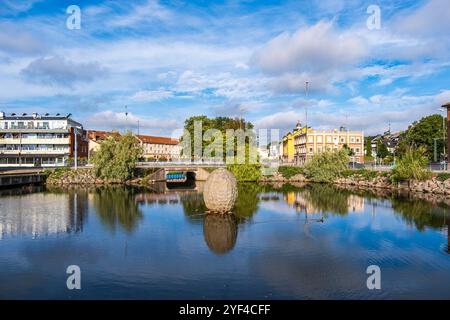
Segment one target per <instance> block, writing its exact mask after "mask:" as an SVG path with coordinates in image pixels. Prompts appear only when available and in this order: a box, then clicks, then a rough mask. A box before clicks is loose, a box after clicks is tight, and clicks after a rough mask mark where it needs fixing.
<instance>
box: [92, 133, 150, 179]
mask: <svg viewBox="0 0 450 320" xmlns="http://www.w3.org/2000/svg"><path fill="white" fill-rule="evenodd" d="M142 154H143V150H142V147H141V146H140V145H139V142H138V140H137V139H136V138H135V136H134V135H133V134H131V133H127V134H125V135H122V136H120V137H117V138H113V137H111V136H110V137H108V139H106V140H105V141H104V142H103V143H102V144H101V145H100V148H99V150H98V151H97V152H96V153H95V154H94V156H93V159H92V162H93V163H94V172H95V175H96V176H98V177H101V178H103V179H112V180H119V181H125V180H127V179H129V178H131V177H133V174H134V169H135V167H136V161H138V160H139V158H140V157H141V156H142Z"/></svg>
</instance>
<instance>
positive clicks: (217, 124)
mask: <svg viewBox="0 0 450 320" xmlns="http://www.w3.org/2000/svg"><path fill="white" fill-rule="evenodd" d="M196 121H200V122H201V124H202V127H201V128H202V132H201V133H202V148H201V154H202V156H203V154H204V150H205V148H206V147H207V146H209V145H211V144H213V145H214V143H218V141H216V140H215V139H216V137H215V136H213V137H212V138H211V140H210V141H207V140H206V139H205V140H203V136H204V134H205V132H206V131H208V130H209V129H216V130H219V131H220V133H221V136H220V137H221V139H222V154H223V158H224V159H225V156H226V154H227V152H228V153H229V154H230V153H232V154H233V155H236V154H237V151H238V147H237V138H235V139H234V141H233V150H228V151H227V149H226V147H227V145H226V143H227V141H226V140H227V139H226V131H227V130H228V129H233V130H238V129H242V130H246V129H253V124H251V123H250V122H246V121H245V120H244V119H242V118H228V117H217V118H208V117H207V116H195V117H190V118H188V119H186V120H185V122H184V129H185V130H186V131H187V132H189V135H190V141H189V140H188V139H186V137H185V136H183V137H182V138H181V145H182V148H183V150H186V148H187V147H189V148H190V150H191V154H194V152H195V149H194V129H195V122H196ZM189 143H190V145H189ZM219 143H220V141H219ZM218 146H220V145H218ZM248 146H249V138H248V137H246V138H245V152H246V153H245V154H246V159H247V160H248V151H249V148H248ZM211 156H213V157H215V156H216V154H215V153H214V152H213V153H212V154H211Z"/></svg>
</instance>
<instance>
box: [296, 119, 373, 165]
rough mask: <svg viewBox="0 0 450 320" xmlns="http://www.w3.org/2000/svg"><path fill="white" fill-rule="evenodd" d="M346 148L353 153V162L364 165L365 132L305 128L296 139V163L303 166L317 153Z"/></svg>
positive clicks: (344, 129)
mask: <svg viewBox="0 0 450 320" xmlns="http://www.w3.org/2000/svg"><path fill="white" fill-rule="evenodd" d="M297 126H299V124H297ZM344 146H347V147H348V148H349V149H350V150H351V151H352V156H351V157H350V161H351V162H356V163H364V132H362V131H350V130H347V129H346V128H343V127H341V128H340V129H334V130H316V129H313V128H308V129H307V130H306V128H305V127H303V128H301V129H299V134H297V135H296V136H295V139H294V148H295V162H296V164H299V165H302V164H304V163H305V162H306V161H307V160H309V159H310V158H312V157H313V156H314V155H315V154H317V153H321V152H325V151H335V150H338V149H341V148H343V147H344Z"/></svg>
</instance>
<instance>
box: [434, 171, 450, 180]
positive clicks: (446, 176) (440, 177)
mask: <svg viewBox="0 0 450 320" xmlns="http://www.w3.org/2000/svg"><path fill="white" fill-rule="evenodd" d="M436 179H438V180H439V181H445V180H448V179H450V173H448V172H441V173H439V174H438V175H437V177H436Z"/></svg>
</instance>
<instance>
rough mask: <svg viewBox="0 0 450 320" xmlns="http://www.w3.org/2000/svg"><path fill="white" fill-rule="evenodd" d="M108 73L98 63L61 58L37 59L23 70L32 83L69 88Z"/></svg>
mask: <svg viewBox="0 0 450 320" xmlns="http://www.w3.org/2000/svg"><path fill="white" fill-rule="evenodd" d="M106 72H107V71H106V69H105V68H103V67H102V66H101V65H100V64H99V63H97V62H90V63H76V62H73V61H70V60H67V59H65V58H64V57H61V56H53V57H48V58H39V59H36V60H34V61H32V62H31V63H30V64H29V65H28V66H27V67H26V68H24V69H23V70H22V74H23V75H24V76H25V77H26V79H27V80H29V81H31V82H35V83H43V84H49V85H59V86H69V87H70V86H72V85H73V84H74V83H76V82H91V81H93V80H94V79H96V78H98V77H102V76H104V75H105V74H106Z"/></svg>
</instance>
